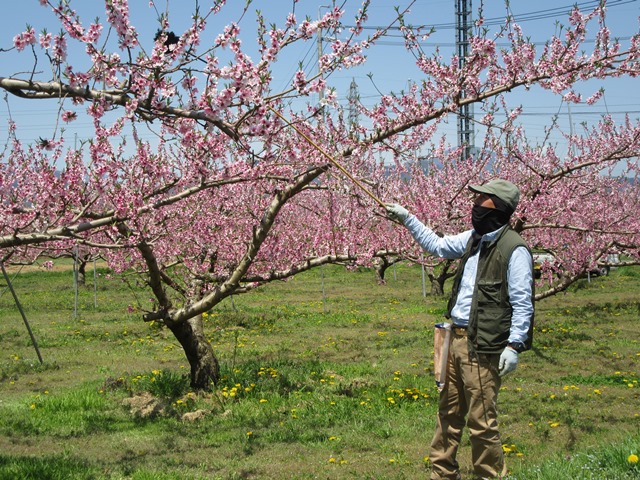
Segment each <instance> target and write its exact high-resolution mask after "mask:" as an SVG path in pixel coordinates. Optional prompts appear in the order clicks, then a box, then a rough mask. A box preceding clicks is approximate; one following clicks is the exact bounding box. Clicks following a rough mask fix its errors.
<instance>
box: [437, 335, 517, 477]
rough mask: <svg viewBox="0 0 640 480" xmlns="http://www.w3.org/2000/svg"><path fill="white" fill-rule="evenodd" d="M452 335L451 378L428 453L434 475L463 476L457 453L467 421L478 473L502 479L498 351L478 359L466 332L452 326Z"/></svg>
mask: <svg viewBox="0 0 640 480" xmlns="http://www.w3.org/2000/svg"><path fill="white" fill-rule="evenodd" d="M452 333H453V334H452V335H451V345H450V347H449V363H448V367H447V368H448V370H447V380H446V383H445V386H444V388H443V390H442V392H441V393H440V405H439V409H438V418H437V424H436V431H435V434H434V437H433V441H432V443H431V450H430V452H429V460H430V461H431V465H432V472H431V479H432V480H440V479H459V478H460V473H459V465H458V462H457V460H456V454H457V452H458V447H459V445H460V440H461V438H462V430H463V428H464V426H465V424H466V425H467V427H468V428H469V435H470V439H471V456H472V461H473V471H474V473H475V475H476V477H477V478H501V477H502V476H503V475H504V474H505V473H506V467H505V463H504V455H503V452H502V443H501V442H500V435H499V433H498V421H497V416H498V414H497V410H496V400H497V396H498V391H499V390H500V384H501V381H500V376H499V375H498V361H499V359H500V355H482V354H478V355H477V358H469V350H468V347H467V336H466V331H464V330H460V329H454V331H453V332H452ZM465 417H466V422H465Z"/></svg>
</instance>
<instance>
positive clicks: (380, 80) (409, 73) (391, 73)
mask: <svg viewBox="0 0 640 480" xmlns="http://www.w3.org/2000/svg"><path fill="white" fill-rule="evenodd" d="M130 3H131V17H132V23H133V24H134V25H136V27H138V29H139V32H140V35H141V38H147V39H148V43H147V45H146V48H149V49H150V48H151V44H152V39H153V35H154V33H155V31H156V30H157V22H156V19H157V15H156V12H155V11H154V10H153V9H149V5H148V0H131V2H130ZM157 3H158V8H165V4H166V3H167V2H165V1H164V0H162V1H158V2H157ZM170 3H171V4H172V5H173V10H170V11H169V20H170V25H171V30H173V31H175V32H176V34H180V32H181V31H182V30H183V29H185V28H186V27H187V26H188V25H189V22H190V18H191V14H192V11H193V8H192V7H193V5H195V3H196V2H195V1H194V0H180V1H176V0H174V1H173V2H170ZM293 3H294V2H293V0H254V1H253V3H252V4H251V6H250V7H249V12H248V13H247V14H246V15H245V18H244V19H243V20H242V23H241V24H240V25H241V28H242V37H243V41H244V45H245V46H247V47H248V46H249V45H252V44H253V43H255V41H254V38H255V30H256V24H255V22H254V20H253V18H254V15H253V12H254V11H255V10H256V9H259V10H261V11H262V13H263V14H264V15H265V16H266V17H267V18H268V19H269V20H270V21H273V22H274V23H278V24H282V21H283V20H284V18H285V15H286V13H287V12H289V11H290V10H291V8H292V5H293ZM407 3H408V2H407V0H373V2H372V6H371V7H370V9H369V14H370V21H369V25H373V26H382V25H385V24H386V23H387V22H388V20H389V19H390V18H391V17H392V16H393V14H394V10H393V6H394V5H397V4H400V5H403V4H404V5H406V4H407ZM473 3H474V4H473V8H474V18H475V16H476V13H475V12H476V10H477V8H478V7H479V6H480V2H479V1H475V2H473ZM485 3H486V4H487V5H486V6H485V18H487V19H489V20H493V19H498V18H500V17H504V15H505V7H504V2H502V1H500V0H490V1H486V2H485ZM573 3H574V2H572V1H570V0H539V1H537V2H528V1H523V0H511V2H510V5H511V12H512V13H513V14H514V15H515V17H516V18H521V19H522V21H521V22H520V23H521V26H522V27H523V30H524V31H525V33H526V34H527V35H528V36H529V37H530V38H531V39H532V40H533V41H534V42H538V43H540V44H542V43H543V42H544V41H546V40H547V39H548V38H549V37H550V35H552V34H553V33H554V32H555V31H556V30H557V24H556V22H557V21H560V22H566V17H567V16H566V14H561V12H563V11H566V12H568V11H569V9H570V6H571V5H573ZM577 3H578V4H579V5H582V6H585V7H587V6H592V5H594V4H595V3H596V2H594V1H579V2H577ZM72 4H73V5H74V8H76V9H77V10H78V12H79V13H80V14H81V17H82V18H83V19H84V21H85V22H87V23H88V22H90V21H91V20H93V19H94V18H95V17H96V16H100V17H101V18H104V10H103V2H102V1H96V0H92V1H87V0H82V1H78V0H73V2H72ZM200 4H201V5H204V4H207V1H206V0H200ZM228 4H229V5H227V6H226V7H225V9H224V10H223V15H221V16H218V17H216V18H215V19H214V20H212V21H211V22H210V24H209V27H208V31H209V32H210V33H209V34H210V35H211V37H210V38H211V39H213V38H214V37H215V35H216V34H217V33H218V32H219V31H220V29H221V28H222V27H223V25H224V24H226V23H227V22H228V21H231V20H238V19H239V18H240V15H241V12H242V7H243V6H244V5H245V1H244V0H230V1H229V2H228ZM331 4H332V2H331V0H324V1H316V0H314V1H309V0H300V1H299V2H298V3H296V4H295V8H296V13H297V16H298V19H302V18H303V17H304V16H305V15H308V16H310V17H311V18H313V19H315V18H317V17H318V15H319V14H320V13H323V12H326V10H327V8H328V7H329V6H330V5H331ZM608 4H609V8H608V12H609V14H608V20H607V24H608V26H609V28H610V29H611V31H612V33H613V35H614V36H617V37H620V38H623V39H627V38H628V37H630V36H631V35H633V34H635V33H636V32H637V31H638V16H639V15H640V1H639V0H609V2H608ZM359 7H360V2H358V1H353V0H347V1H346V10H347V12H348V13H347V16H346V18H347V19H348V18H350V17H351V18H352V17H353V14H354V13H355V11H356V10H357V9H358V8H359ZM454 8H455V1H453V0H418V1H417V2H416V3H415V4H414V6H413V7H412V11H411V13H410V14H409V15H408V16H407V23H409V24H414V25H435V26H436V33H434V34H433V35H432V37H431V38H430V39H429V40H427V41H426V42H425V43H424V49H425V51H427V52H429V51H432V50H433V49H434V48H435V46H436V45H439V46H440V48H441V53H442V54H443V55H444V56H445V58H447V57H448V56H449V55H450V54H451V53H452V52H453V51H454V45H455V30H454V29H453V28H452V27H453V24H454V22H455V13H454ZM345 22H346V23H349V20H345ZM26 24H30V25H32V26H33V27H34V28H35V29H36V31H37V32H39V31H41V30H42V29H43V28H48V30H49V31H52V32H57V31H58V30H59V27H58V26H57V24H56V23H55V21H53V16H52V15H51V13H50V12H49V11H48V10H47V9H46V8H43V7H41V6H40V5H39V2H38V0H22V1H21V2H15V3H13V4H12V8H11V9H8V8H7V9H5V10H4V11H3V15H2V16H0V27H1V28H0V32H2V34H0V48H2V49H8V48H9V47H11V45H12V38H13V37H14V35H16V34H18V33H20V32H21V31H23V30H24V28H25V26H26ZM492 28H496V27H492ZM594 28H595V26H594ZM589 38H591V39H592V38H593V34H591V35H590V36H589ZM623 43H625V44H626V43H628V40H624V42H623ZM316 55H317V45H316V44H315V42H311V43H308V44H306V45H304V47H303V48H297V49H293V50H292V51H290V52H289V53H288V54H287V56H286V57H284V58H282V59H280V60H279V62H278V64H277V68H276V70H275V71H274V77H275V78H276V80H277V81H276V83H275V85H274V88H276V89H278V88H282V89H284V88H286V85H287V83H288V82H289V81H290V80H291V78H292V76H293V74H294V72H295V70H296V68H297V67H298V64H299V63H300V62H302V64H303V65H304V66H305V69H306V70H307V71H308V72H312V71H313V70H314V68H315V65H316V63H315V62H316V59H317V56H316ZM29 60H30V57H29V56H28V55H21V56H19V57H18V56H16V55H14V54H13V53H11V52H9V53H6V52H0V68H1V70H0V76H10V75H14V74H16V73H19V72H22V71H24V70H26V69H27V68H29V66H30V63H29ZM22 62H26V63H22ZM39 67H40V68H46V65H44V63H43V62H41V63H40V64H39ZM369 74H371V75H372V77H373V82H372V80H371V79H370V78H369ZM420 78H421V76H420V72H419V71H418V70H417V68H416V67H415V65H414V62H413V58H412V57H411V56H409V55H408V54H407V53H406V52H405V50H404V48H403V42H402V39H401V38H399V37H398V36H395V37H390V38H388V39H385V40H383V41H382V42H380V44H379V45H377V46H375V47H374V48H373V49H372V50H371V51H370V52H369V55H368V62H367V65H365V66H364V67H361V68H358V69H357V70H346V71H341V72H337V73H335V74H333V75H332V76H331V77H330V78H329V84H330V85H334V86H335V87H336V89H337V93H338V97H339V99H340V102H341V104H343V105H345V107H346V105H347V95H348V92H349V84H350V83H351V82H352V81H353V80H355V82H356V83H357V84H358V90H359V95H360V98H361V101H362V102H363V103H364V104H366V105H372V104H373V103H375V101H376V99H377V98H378V97H379V93H378V90H380V91H383V92H388V91H390V90H393V91H396V92H397V91H400V90H402V89H405V88H406V87H407V85H408V83H409V82H410V81H419V80H420ZM374 84H375V85H374ZM600 86H603V87H604V88H605V96H604V99H603V101H600V102H599V103H598V104H596V105H594V106H586V105H572V106H571V116H569V115H568V113H569V111H568V108H567V106H566V104H562V103H561V101H560V98H559V97H557V96H553V95H551V94H549V93H546V92H543V91H541V90H540V89H539V88H533V89H532V90H531V91H528V92H525V91H524V90H521V91H515V92H514V93H512V94H509V97H508V101H509V103H510V104H511V105H514V106H515V105H520V104H521V105H522V106H523V107H524V109H525V115H524V116H523V117H522V122H523V123H524V124H525V125H526V128H527V134H528V137H529V138H530V139H532V140H536V139H538V140H540V139H542V137H543V133H544V127H545V126H547V125H549V123H550V119H551V117H552V115H553V114H555V113H558V112H560V114H561V115H560V121H561V123H562V124H563V125H565V129H566V130H568V129H569V128H568V125H569V118H571V120H572V122H573V125H574V126H575V128H576V129H579V125H580V123H581V122H589V123H593V122H595V121H597V119H598V118H599V115H600V114H602V113H604V112H609V113H611V114H613V115H614V117H616V118H617V119H619V118H621V116H622V114H623V113H624V112H630V113H631V115H632V117H633V118H636V117H640V93H639V89H638V86H639V82H638V80H637V79H618V80H608V81H606V82H604V83H602V84H601V83H596V82H590V83H589V84H587V85H584V86H583V87H581V89H580V90H581V91H583V92H584V93H585V95H586V96H589V95H590V94H591V93H593V92H594V91H596V90H597V89H598V88H599V87H600ZM309 101H311V102H315V101H317V99H313V98H311V99H309ZM56 106H57V105H56V103H55V102H54V101H26V100H21V99H18V98H15V97H12V96H9V107H7V104H6V102H4V97H3V101H2V102H1V103H0V139H2V140H3V141H4V140H5V139H6V137H7V133H6V132H7V128H6V120H7V118H8V115H9V110H8V108H10V109H11V115H12V116H13V118H14V119H15V120H16V121H17V122H18V124H19V125H21V126H20V130H19V136H20V138H21V139H22V140H23V141H24V142H26V143H29V142H33V141H35V140H37V139H38V138H39V137H41V136H42V137H46V136H47V132H48V131H50V129H51V125H52V122H53V118H54V116H55V113H56ZM476 112H478V108H477V107H476ZM477 116H480V114H479V113H477ZM455 129H456V126H455V119H453V118H451V119H450V120H449V124H448V125H445V126H444V127H443V128H442V132H444V133H446V134H447V135H449V136H450V141H451V142H452V143H455V138H456V136H455ZM68 131H75V132H77V135H78V136H79V137H80V138H84V137H86V136H90V135H91V126H90V122H89V120H88V119H87V118H80V119H79V120H77V121H76V122H74V124H72V127H69V128H68ZM67 138H69V135H67Z"/></svg>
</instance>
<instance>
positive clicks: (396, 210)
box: [384, 203, 409, 224]
mask: <svg viewBox="0 0 640 480" xmlns="http://www.w3.org/2000/svg"><path fill="white" fill-rule="evenodd" d="M384 208H386V209H387V216H388V217H389V218H390V219H391V220H395V221H397V222H400V223H402V224H404V221H405V220H406V219H407V218H408V217H409V211H408V210H407V209H406V208H404V207H402V206H400V205H398V204H397V203H386V204H385V206H384Z"/></svg>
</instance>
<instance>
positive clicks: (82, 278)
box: [77, 258, 87, 286]
mask: <svg viewBox="0 0 640 480" xmlns="http://www.w3.org/2000/svg"><path fill="white" fill-rule="evenodd" d="M77 261H78V285H82V286H84V285H85V284H86V283H87V282H86V278H87V260H86V259H85V258H78V259H77Z"/></svg>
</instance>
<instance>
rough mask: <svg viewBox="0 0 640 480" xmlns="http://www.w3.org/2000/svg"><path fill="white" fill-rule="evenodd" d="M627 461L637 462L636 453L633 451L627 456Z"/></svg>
mask: <svg viewBox="0 0 640 480" xmlns="http://www.w3.org/2000/svg"><path fill="white" fill-rule="evenodd" d="M627 462H629V463H638V455H636V454H635V453H632V454H631V455H629V457H628V458H627Z"/></svg>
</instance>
